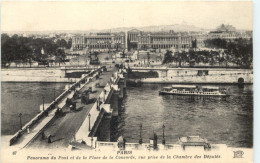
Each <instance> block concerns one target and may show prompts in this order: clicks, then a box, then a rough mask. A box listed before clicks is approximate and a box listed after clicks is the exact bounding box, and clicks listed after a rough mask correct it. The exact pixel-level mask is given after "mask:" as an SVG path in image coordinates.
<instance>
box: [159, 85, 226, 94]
mask: <svg viewBox="0 0 260 163" xmlns="http://www.w3.org/2000/svg"><path fill="white" fill-rule="evenodd" d="M159 95H186V96H187V95H188V96H223V97H225V96H229V92H228V89H226V88H220V87H216V86H197V85H172V87H164V88H163V89H162V90H161V91H159Z"/></svg>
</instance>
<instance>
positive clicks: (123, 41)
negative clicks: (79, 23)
mask: <svg viewBox="0 0 260 163" xmlns="http://www.w3.org/2000/svg"><path fill="white" fill-rule="evenodd" d="M191 43H192V37H191V36H190V35H187V34H181V33H174V32H173V31H170V32H158V33H156V32H154V33H151V32H143V31H139V30H137V29H133V30H131V31H128V32H126V33H124V32H120V33H97V34H89V35H78V36H73V37H72V50H83V49H89V50H100V49H107V50H108V49H127V50H139V49H151V48H152V49H170V48H177V49H188V48H190V47H191Z"/></svg>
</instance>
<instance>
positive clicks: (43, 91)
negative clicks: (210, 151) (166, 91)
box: [1, 83, 253, 147]
mask: <svg viewBox="0 0 260 163" xmlns="http://www.w3.org/2000/svg"><path fill="white" fill-rule="evenodd" d="M164 86H169V85H165V84H144V85H142V86H141V87H127V89H126V97H125V98H124V99H123V100H122V101H121V102H120V105H121V106H120V107H121V110H122V111H121V112H119V117H118V119H117V124H116V126H112V128H114V131H113V132H112V133H113V134H112V137H114V139H116V138H118V137H119V136H120V135H123V136H124V138H125V139H126V140H127V142H138V140H139V132H140V130H139V126H140V124H142V138H143V142H146V143H148V142H149V137H150V135H151V134H152V133H153V132H155V133H157V135H158V141H159V143H161V140H162V125H163V124H164V125H165V139H166V143H176V142H177V141H178V137H181V136H191V135H199V136H201V137H204V138H207V139H208V141H209V142H210V143H215V144H227V145H228V146H231V147H252V146H253V86H252V85H245V87H244V88H238V87H237V86H236V85H221V87H229V89H230V92H231V96H230V97H228V98H218V97H212V98H201V97H181V96H173V95H163V96H159V95H158V91H159V90H160V89H162V88H163V87H164ZM64 87H65V83H2V87H1V88H2V90H1V91H2V92H1V93H2V97H1V100H2V106H1V108H2V110H1V115H2V117H1V123H2V125H1V126H2V127H1V133H2V135H10V134H14V133H15V132H17V131H18V130H19V125H20V122H19V117H18V114H19V113H22V123H23V124H25V123H27V122H28V121H30V120H31V119H32V118H33V117H34V116H35V115H36V114H37V113H38V112H39V106H40V105H41V104H42V96H44V97H45V103H50V102H51V101H52V100H53V97H54V88H55V96H58V95H59V94H60V93H61V92H62V91H63V89H64Z"/></svg>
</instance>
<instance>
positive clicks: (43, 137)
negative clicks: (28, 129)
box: [42, 131, 46, 140]
mask: <svg viewBox="0 0 260 163" xmlns="http://www.w3.org/2000/svg"><path fill="white" fill-rule="evenodd" d="M42 139H43V140H44V139H46V135H45V133H44V131H43V132H42Z"/></svg>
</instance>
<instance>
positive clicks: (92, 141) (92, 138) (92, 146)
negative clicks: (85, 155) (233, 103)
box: [91, 136, 93, 147]
mask: <svg viewBox="0 0 260 163" xmlns="http://www.w3.org/2000/svg"><path fill="white" fill-rule="evenodd" d="M91 147H93V136H91Z"/></svg>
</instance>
